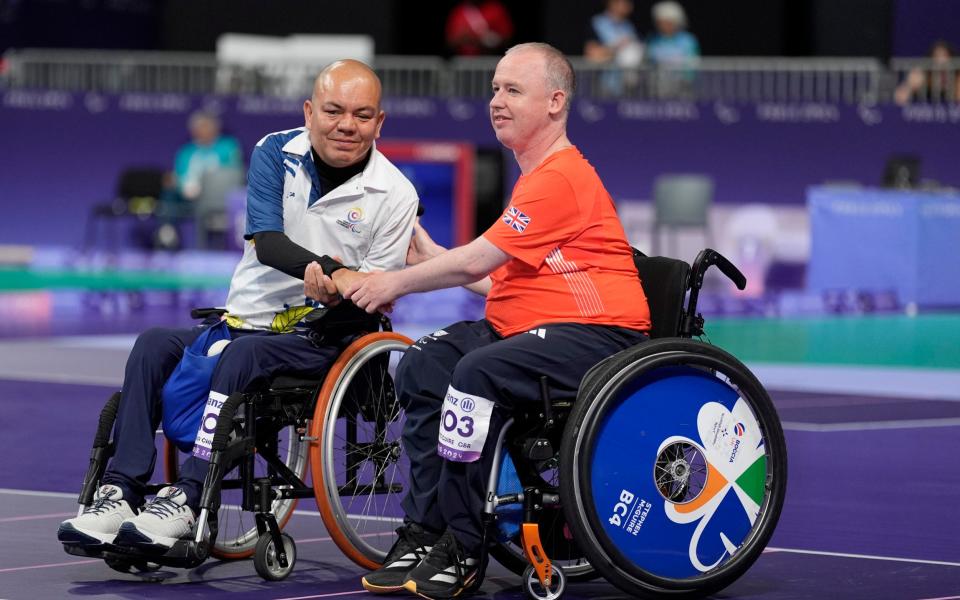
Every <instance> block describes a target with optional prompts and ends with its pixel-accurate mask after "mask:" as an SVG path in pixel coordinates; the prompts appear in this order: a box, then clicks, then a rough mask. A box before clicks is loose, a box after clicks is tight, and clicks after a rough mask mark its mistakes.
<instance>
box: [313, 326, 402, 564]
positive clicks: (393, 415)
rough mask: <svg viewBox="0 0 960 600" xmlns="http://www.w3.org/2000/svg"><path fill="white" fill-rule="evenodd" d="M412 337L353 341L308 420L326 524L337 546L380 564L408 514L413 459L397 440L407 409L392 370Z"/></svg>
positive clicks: (319, 504) (353, 557)
mask: <svg viewBox="0 0 960 600" xmlns="http://www.w3.org/2000/svg"><path fill="white" fill-rule="evenodd" d="M412 343H413V342H412V340H410V339H409V338H407V337H405V336H402V335H399V334H396V333H390V332H381V333H372V334H368V335H365V336H363V337H361V338H359V339H358V340H356V341H355V342H353V343H352V344H351V345H350V346H349V347H347V349H346V350H345V351H344V352H343V353H342V354H341V355H340V357H339V358H338V359H337V361H336V363H334V365H333V367H332V368H331V369H330V373H329V374H328V375H327V378H326V380H325V381H324V385H323V388H322V389H321V390H320V394H319V396H318V398H317V404H316V411H315V413H314V419H313V423H312V425H311V428H310V435H311V438H313V439H315V440H316V441H315V442H313V443H312V444H311V446H310V460H311V461H312V463H313V464H312V466H311V473H312V475H313V486H314V490H315V491H316V499H317V507H318V508H319V509H320V515H321V517H322V518H323V522H324V525H325V526H326V528H327V531H328V532H329V533H330V536H331V537H332V538H333V541H334V542H335V543H336V544H337V546H338V547H339V548H340V550H342V551H343V553H344V554H345V555H346V556H347V557H348V558H350V559H351V560H353V561H354V562H355V563H357V564H358V565H360V566H362V567H365V568H367V569H376V568H378V567H379V566H380V564H381V563H382V562H383V559H384V558H385V557H386V555H387V551H388V550H389V549H390V546H392V545H393V542H394V541H395V539H396V535H395V533H394V530H395V529H396V528H397V527H398V526H399V525H400V524H401V523H402V522H403V509H402V508H401V506H400V500H401V498H402V497H403V495H404V494H405V493H406V491H407V489H408V485H407V481H408V477H409V461H408V460H407V458H406V455H405V454H404V453H403V449H402V447H401V445H400V436H401V433H402V431H403V423H404V421H405V420H406V413H405V411H404V410H403V408H402V407H401V406H400V405H399V403H398V400H397V394H396V390H395V388H394V375H395V374H396V368H397V364H398V363H399V362H400V357H401V356H402V355H403V353H404V352H405V351H406V349H407V348H408V347H409V346H410V344H412Z"/></svg>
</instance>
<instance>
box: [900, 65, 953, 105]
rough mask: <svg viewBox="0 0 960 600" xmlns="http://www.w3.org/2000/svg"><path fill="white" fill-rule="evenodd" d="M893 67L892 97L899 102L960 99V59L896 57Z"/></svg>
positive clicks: (939, 101) (932, 101) (942, 101)
mask: <svg viewBox="0 0 960 600" xmlns="http://www.w3.org/2000/svg"><path fill="white" fill-rule="evenodd" d="M890 70H891V72H892V77H893V79H894V81H895V82H896V87H895V88H894V91H893V99H894V101H895V102H897V103H898V104H907V103H917V102H919V103H944V102H957V101H958V100H960V59H953V60H950V61H947V62H935V61H933V60H931V59H929V58H894V59H892V60H891V61H890Z"/></svg>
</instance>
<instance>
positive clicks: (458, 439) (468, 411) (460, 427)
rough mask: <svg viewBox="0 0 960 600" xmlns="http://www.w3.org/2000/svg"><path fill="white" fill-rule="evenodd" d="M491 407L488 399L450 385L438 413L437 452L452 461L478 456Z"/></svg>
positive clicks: (491, 404) (487, 428) (472, 460)
mask: <svg viewBox="0 0 960 600" xmlns="http://www.w3.org/2000/svg"><path fill="white" fill-rule="evenodd" d="M493 406H494V402H493V401H492V400H487V399H486V398H483V397H481V396H473V395H471V394H465V393H463V392H461V391H459V390H457V389H455V388H454V387H453V386H450V387H449V388H448V389H447V398H446V400H444V401H443V409H442V410H441V413H440V436H439V439H438V440H437V454H439V455H440V456H442V457H443V458H445V459H447V460H452V461H455V462H474V461H475V460H477V459H478V458H480V452H481V451H482V450H483V443H484V442H485V441H486V440H487V431H488V430H489V429H490V415H491V414H492V413H493Z"/></svg>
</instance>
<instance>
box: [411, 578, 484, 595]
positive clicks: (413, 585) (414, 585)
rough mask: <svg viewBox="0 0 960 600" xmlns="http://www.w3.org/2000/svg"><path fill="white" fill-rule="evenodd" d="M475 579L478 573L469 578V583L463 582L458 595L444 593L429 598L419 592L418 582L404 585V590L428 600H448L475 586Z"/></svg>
mask: <svg viewBox="0 0 960 600" xmlns="http://www.w3.org/2000/svg"><path fill="white" fill-rule="evenodd" d="M474 579H476V573H474V574H473V575H471V576H470V577H469V578H467V581H465V582H463V587H462V588H460V589H459V590H457V593H455V594H443V593H440V594H436V593H435V594H433V595H432V596H428V595H426V594H425V593H423V592H419V591H417V582H416V581H413V580H411V581H408V582H406V583H404V584H403V589H405V590H407V591H408V592H412V593H414V594H416V595H418V596H420V597H421V598H426V600H448V599H449V598H456V597H457V596H459V595H460V594H463V593H464V592H466V591H467V590H469V589H470V587H471V586H472V585H473V581H474Z"/></svg>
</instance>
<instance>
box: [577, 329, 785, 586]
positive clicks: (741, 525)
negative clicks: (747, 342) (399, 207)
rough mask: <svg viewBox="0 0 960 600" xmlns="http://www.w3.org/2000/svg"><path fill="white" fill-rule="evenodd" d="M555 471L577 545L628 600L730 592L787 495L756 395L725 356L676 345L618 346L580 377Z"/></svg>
mask: <svg viewBox="0 0 960 600" xmlns="http://www.w3.org/2000/svg"><path fill="white" fill-rule="evenodd" d="M560 465H561V475H560V487H561V498H563V499H564V505H563V507H564V511H565V513H566V516H567V521H568V523H569V526H570V528H571V530H572V532H573V537H574V538H575V539H576V540H578V542H579V544H580V546H581V548H582V550H583V552H584V554H585V555H586V557H587V559H588V560H589V561H590V563H591V564H593V565H594V566H595V567H596V569H597V570H598V571H599V572H600V573H601V574H602V575H603V576H604V577H605V578H606V579H607V580H608V581H610V582H611V583H613V584H614V585H616V586H617V587H619V588H620V589H622V590H624V591H625V592H627V593H629V594H632V595H634V596H637V597H664V596H667V597H673V598H694V597H700V596H705V595H708V594H711V593H713V592H716V591H717V590H720V589H722V588H724V587H726V586H728V585H729V584H731V583H732V582H733V581H734V580H736V579H737V578H738V577H740V576H741V575H743V573H744V572H746V570H747V569H748V568H749V567H750V566H751V565H752V564H753V562H754V561H755V560H756V559H757V558H758V557H759V556H760V553H761V552H762V551H763V548H764V546H765V545H766V544H767V542H768V541H769V539H770V536H771V535H772V534H773V530H774V528H775V527H776V523H777V520H778V519H779V516H780V511H781V509H782V507H783V500H784V495H785V492H786V480H787V462H786V443H785V441H784V437H783V430H782V427H781V426H780V421H779V419H778V417H777V414H776V410H775V408H774V406H773V403H772V402H771V400H770V397H769V395H768V394H767V392H766V390H764V389H763V386H762V385H761V384H760V382H759V381H758V380H757V379H756V377H754V376H753V374H752V373H750V371H749V370H748V369H747V368H746V367H745V366H744V365H743V364H742V363H741V362H740V361H738V360H737V359H736V358H734V357H733V356H731V355H730V354H728V353H727V352H724V351H723V350H721V349H719V348H716V347H714V346H711V345H708V344H704V343H702V342H697V341H693V340H685V339H676V338H674V339H662V340H655V341H651V342H647V343H645V344H641V345H639V346H637V347H635V348H631V349H629V350H625V351H624V352H621V353H619V354H617V355H615V356H613V357H611V358H610V359H608V360H607V361H604V363H602V364H601V365H600V366H599V367H598V368H597V369H596V370H595V371H593V372H592V373H591V374H590V376H589V377H588V378H586V379H585V381H584V382H583V384H582V385H581V389H580V393H579V395H578V399H577V402H576V403H575V404H574V408H573V411H572V413H571V414H570V418H569V420H568V421H567V425H566V428H565V431H564V436H563V444H562V446H561V451H560Z"/></svg>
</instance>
